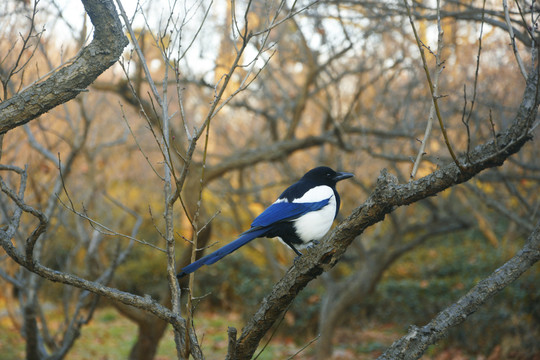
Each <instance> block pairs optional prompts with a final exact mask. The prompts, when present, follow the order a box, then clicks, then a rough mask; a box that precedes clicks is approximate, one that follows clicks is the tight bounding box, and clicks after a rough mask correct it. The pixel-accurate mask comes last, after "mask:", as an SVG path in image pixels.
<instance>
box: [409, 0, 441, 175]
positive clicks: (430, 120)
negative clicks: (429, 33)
mask: <svg viewBox="0 0 540 360" xmlns="http://www.w3.org/2000/svg"><path fill="white" fill-rule="evenodd" d="M439 5H440V4H439V1H437V29H438V35H437V52H436V53H435V78H434V81H433V86H434V90H435V92H434V94H433V96H434V97H437V96H438V93H439V77H440V74H441V72H442V70H443V66H442V61H441V53H442V48H443V34H444V32H443V30H442V26H441V12H440V6H439ZM434 117H435V101H433V102H431V106H430V109H429V117H428V121H427V124H426V130H425V131H424V138H423V139H422V141H421V142H420V149H418V154H417V155H416V159H415V161H414V165H413V169H412V171H411V176H410V179H411V180H412V179H414V178H415V177H416V172H417V171H418V168H419V167H420V162H421V161H422V157H423V156H424V155H425V154H426V146H427V142H428V139H429V136H430V135H431V129H432V128H433V118H434Z"/></svg>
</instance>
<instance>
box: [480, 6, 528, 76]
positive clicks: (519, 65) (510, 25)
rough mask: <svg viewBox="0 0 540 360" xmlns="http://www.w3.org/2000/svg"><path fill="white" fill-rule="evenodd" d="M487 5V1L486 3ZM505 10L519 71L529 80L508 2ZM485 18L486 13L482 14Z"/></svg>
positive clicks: (505, 18)
mask: <svg viewBox="0 0 540 360" xmlns="http://www.w3.org/2000/svg"><path fill="white" fill-rule="evenodd" d="M484 4H485V1H484ZM503 9H504V20H505V21H506V26H507V27H508V35H510V43H511V45H512V51H513V52H514V56H515V58H516V61H517V63H518V67H519V71H520V72H521V75H523V78H524V79H525V80H527V70H525V65H524V64H523V60H522V59H521V55H519V51H518V48H517V45H516V36H515V35H514V28H513V27H512V22H511V21H510V13H509V11H508V0H503ZM483 17H484V12H482V18H483Z"/></svg>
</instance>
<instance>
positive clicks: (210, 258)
mask: <svg viewBox="0 0 540 360" xmlns="http://www.w3.org/2000/svg"><path fill="white" fill-rule="evenodd" d="M266 231H268V229H266V228H258V229H251V230H248V231H246V232H245V233H243V234H242V235H240V237H239V238H238V239H236V240H234V241H233V242H231V243H229V244H227V245H225V246H223V247H222V248H219V249H217V250H216V251H214V252H213V253H211V254H208V255H206V256H203V257H202V258H200V259H199V260H197V261H195V262H193V263H191V264H189V265H188V266H186V267H185V268H183V269H182V270H180V272H179V273H178V275H176V277H177V278H181V277H183V276H186V275H187V274H191V273H192V272H194V271H195V270H197V269H198V268H200V267H201V266H203V265H212V264H213V263H215V262H216V261H218V260H220V259H221V258H223V257H224V256H226V255H229V254H230V253H232V252H233V251H235V250H238V249H239V248H240V247H242V246H244V245H246V244H247V243H248V242H250V241H251V240H253V239H255V238H258V237H259V236H262V235H264V233H265V232H266Z"/></svg>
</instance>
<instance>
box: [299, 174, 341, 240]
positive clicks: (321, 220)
mask: <svg viewBox="0 0 540 360" xmlns="http://www.w3.org/2000/svg"><path fill="white" fill-rule="evenodd" d="M328 198H330V200H329V202H328V205H326V206H325V207H323V208H322V209H319V210H317V211H312V212H310V213H307V214H305V215H302V216H300V217H299V218H298V219H296V220H295V221H294V229H295V230H296V233H297V234H298V236H299V237H300V239H301V240H302V241H304V243H308V242H310V241H314V240H320V239H322V238H323V237H324V235H326V233H327V232H328V230H330V227H331V226H332V223H333V222H334V216H335V215H336V197H335V196H334V191H333V190H332V188H331V187H329V186H326V185H321V186H317V187H314V188H313V189H311V190H309V191H307V192H306V193H305V194H304V195H303V196H302V197H301V198H299V199H295V200H294V202H317V201H322V200H326V199H328Z"/></svg>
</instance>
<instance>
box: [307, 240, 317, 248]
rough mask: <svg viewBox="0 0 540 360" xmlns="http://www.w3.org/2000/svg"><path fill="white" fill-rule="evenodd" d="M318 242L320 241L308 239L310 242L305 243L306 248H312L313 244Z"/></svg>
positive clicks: (315, 244)
mask: <svg viewBox="0 0 540 360" xmlns="http://www.w3.org/2000/svg"><path fill="white" fill-rule="evenodd" d="M319 244H320V242H319V241H318V240H313V241H310V243H309V244H307V245H306V248H308V249H311V248H314V247H315V246H317V245H319Z"/></svg>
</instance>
